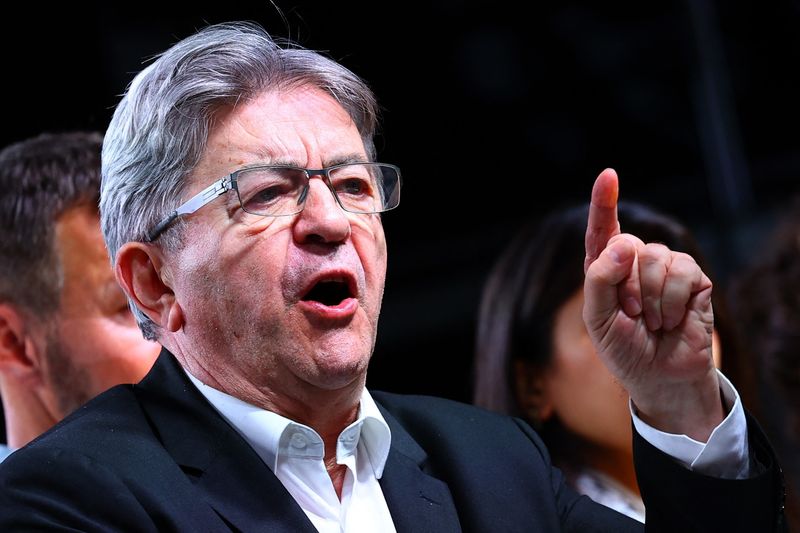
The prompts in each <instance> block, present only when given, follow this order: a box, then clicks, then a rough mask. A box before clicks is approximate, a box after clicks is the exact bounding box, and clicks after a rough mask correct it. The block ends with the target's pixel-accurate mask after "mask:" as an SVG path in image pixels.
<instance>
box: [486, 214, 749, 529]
mask: <svg viewBox="0 0 800 533" xmlns="http://www.w3.org/2000/svg"><path fill="white" fill-rule="evenodd" d="M587 214H588V205H584V206H579V207H574V208H571V209H566V210H561V211H557V212H554V213H552V214H551V215H550V216H548V217H547V218H545V219H544V220H542V221H538V220H537V221H535V222H531V223H529V224H528V225H526V226H524V227H523V228H522V229H521V231H519V233H518V234H517V235H516V237H515V238H514V239H512V241H511V242H510V244H509V245H508V247H507V248H506V250H505V252H504V253H503V254H502V255H501V257H500V258H499V260H498V262H497V263H496V265H495V266H494V268H493V270H492V272H491V273H490V275H489V278H488V280H487V283H486V285H485V287H484V292H483V298H482V302H481V307H480V315H479V321H478V334H477V343H476V349H477V353H476V359H475V368H474V402H475V403H476V404H477V405H479V406H482V407H485V408H488V409H491V410H494V411H499V412H503V413H508V414H513V415H516V416H519V417H521V418H523V419H525V420H526V421H528V422H529V423H531V424H532V425H533V426H534V427H536V428H537V429H538V431H539V433H540V434H541V435H542V437H543V438H544V440H545V442H546V444H547V446H548V449H549V450H550V452H551V454H552V456H553V457H552V458H553V462H554V464H555V465H556V466H558V467H559V468H561V469H562V471H563V472H564V474H565V476H566V477H567V480H568V482H569V483H570V484H571V485H572V486H573V487H574V488H575V489H576V490H577V491H578V492H581V493H583V494H586V495H588V496H590V497H592V499H594V500H596V501H598V502H600V503H603V504H605V505H607V506H609V507H612V508H615V509H617V510H619V511H621V512H624V513H625V514H627V515H629V516H631V517H633V518H636V519H638V520H640V521H644V506H643V505H642V501H641V498H640V496H639V491H638V486H637V481H636V474H635V471H634V467H633V450H632V435H631V432H632V427H631V416H630V410H629V405H628V396H627V393H626V392H625V390H624V389H623V388H622V387H621V386H620V385H619V384H618V383H617V382H616V381H615V380H614V378H613V377H612V376H611V374H610V373H609V372H608V370H607V369H606V367H605V365H604V364H603V363H602V362H601V361H600V360H599V358H598V357H597V356H596V354H595V351H594V349H593V347H592V343H591V342H590V340H589V336H588V334H587V332H586V329H585V326H584V323H583V319H582V309H583V281H584V280H583V270H582V268H581V266H582V265H583V259H584V255H585V248H584V236H585V232H586V220H587ZM619 220H620V225H621V226H622V227H623V228H625V231H626V232H630V233H633V234H636V235H638V236H639V237H640V238H642V240H644V241H645V242H660V243H663V244H665V245H666V246H668V247H669V248H671V249H673V250H676V251H681V252H685V253H688V254H690V255H692V256H693V257H694V258H695V259H696V260H697V262H698V264H699V265H700V266H701V268H702V269H703V270H704V271H705V272H710V269H709V268H708V265H706V264H704V263H705V262H704V260H703V257H702V255H703V254H702V253H701V252H700V249H699V246H698V244H697V243H696V241H695V239H694V237H693V236H692V235H691V234H690V232H689V231H688V229H687V228H686V227H684V226H683V225H681V224H680V223H678V222H677V221H675V220H674V219H673V218H670V217H668V216H666V215H664V214H661V213H658V212H656V211H654V210H653V209H650V208H648V207H646V206H643V205H640V204H633V203H620V204H619ZM713 298H714V316H715V330H716V331H715V332H714V333H715V334H714V359H715V361H716V363H717V366H718V367H720V345H721V344H722V345H724V346H725V358H724V359H722V361H724V368H723V371H724V372H725V374H726V375H727V376H728V377H729V378H730V379H731V381H732V382H733V383H734V385H735V386H736V387H737V389H738V390H739V392H740V395H741V396H742V398H743V399H744V398H746V397H747V394H746V392H747V389H748V387H747V386H746V384H745V383H742V381H743V376H744V375H746V374H744V373H743V372H740V371H739V369H737V368H735V364H736V363H737V362H739V361H738V357H736V356H735V353H734V352H735V343H734V342H733V340H729V339H730V334H731V332H730V331H728V329H727V328H726V326H725V324H726V322H725V317H724V313H723V305H722V303H721V302H720V301H719V298H720V295H717V294H715V295H714V296H713ZM720 338H724V339H725V340H724V342H722V343H721V342H720ZM729 352H730V353H729Z"/></svg>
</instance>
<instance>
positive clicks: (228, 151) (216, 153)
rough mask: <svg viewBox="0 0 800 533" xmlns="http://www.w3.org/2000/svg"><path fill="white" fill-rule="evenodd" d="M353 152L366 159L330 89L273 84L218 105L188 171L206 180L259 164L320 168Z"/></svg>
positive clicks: (350, 122) (357, 135)
mask: <svg viewBox="0 0 800 533" xmlns="http://www.w3.org/2000/svg"><path fill="white" fill-rule="evenodd" d="M354 156H356V157H358V159H361V160H366V158H367V154H366V148H365V147H364V143H363V140H362V138H361V136H360V133H359V131H358V128H357V127H356V125H355V123H354V122H353V120H352V118H351V117H350V115H349V114H348V113H347V111H346V110H345V108H344V107H342V106H341V105H340V104H339V103H338V102H337V101H336V100H335V99H334V98H333V97H331V96H330V95H329V94H328V93H326V92H324V91H322V90H320V89H317V88H314V87H308V86H302V87H295V88H290V89H283V90H271V91H267V92H263V93H260V94H259V95H257V96H255V97H253V98H250V99H248V100H246V101H240V102H238V103H237V104H236V105H232V106H227V107H225V108H222V109H220V110H218V112H217V114H216V115H215V117H214V120H213V122H212V125H211V128H210V130H209V133H208V142H207V144H206V149H205V151H204V152H203V155H202V157H201V159H200V162H199V163H198V165H197V166H196V168H195V170H194V172H192V177H193V178H197V179H200V180H202V179H204V178H205V180H206V182H207V181H208V179H209V178H210V179H215V178H218V177H221V176H224V175H227V174H229V173H230V172H233V171H234V170H238V169H239V168H242V167H245V166H249V165H260V164H292V165H297V166H300V167H313V168H319V167H321V166H326V165H329V164H334V162H340V161H341V160H342V159H343V158H346V159H348V160H349V159H352V158H353V157H354ZM197 185H200V184H197Z"/></svg>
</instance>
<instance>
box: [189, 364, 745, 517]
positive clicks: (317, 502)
mask: <svg viewBox="0 0 800 533" xmlns="http://www.w3.org/2000/svg"><path fill="white" fill-rule="evenodd" d="M186 374H187V376H189V379H191V381H192V383H194V384H195V386H196V387H197V389H198V390H199V391H200V392H201V393H202V394H203V396H205V397H206V399H207V400H208V401H209V402H210V403H211V405H213V406H214V407H215V408H216V409H217V411H219V413H220V414H221V415H222V416H223V417H224V418H225V419H226V420H227V421H228V422H229V423H230V424H231V425H232V426H233V427H234V428H236V430H237V431H238V432H239V433H240V434H241V435H242V436H243V437H244V439H245V440H246V441H247V442H248V443H249V444H250V446H252V447H253V449H254V450H255V451H256V453H258V455H259V456H260V457H261V459H262V460H263V461H264V463H265V464H266V465H267V466H268V467H269V468H270V469H271V470H272V471H273V472H274V473H275V476H276V477H277V478H278V479H279V480H280V481H281V483H283V485H284V486H285V487H286V490H288V491H289V493H290V494H291V495H292V497H293V498H294V499H295V500H296V501H297V503H298V505H300V508H301V509H303V511H304V512H305V514H306V516H308V518H309V519H310V520H311V522H312V523H313V524H314V526H315V527H316V528H317V529H318V530H319V531H321V532H324V533H328V532H331V533H332V532H336V533H354V532H374V531H381V532H388V533H391V532H394V531H395V528H394V523H393V521H392V516H391V514H390V513H389V508H388V506H387V505H386V500H385V498H384V497H383V491H382V490H381V486H380V484H379V480H380V478H381V476H382V475H383V467H384V465H385V464H386V458H387V456H388V455H389V447H390V444H391V433H390V431H389V426H388V425H387V424H386V421H385V420H384V418H383V416H382V415H381V413H380V411H379V410H378V407H377V405H376V404H375V401H374V400H373V399H372V396H371V395H370V394H369V392H367V390H366V389H364V392H363V393H362V395H361V402H360V407H359V411H358V418H357V419H356V421H355V422H353V423H352V424H350V425H349V426H347V427H346V428H345V429H344V430H343V431H342V432H341V433H340V434H339V438H338V440H337V448H336V462H337V463H338V464H343V465H346V466H347V473H346V476H345V480H344V485H343V487H342V497H341V500H339V498H338V497H337V495H336V491H335V490H334V488H333V483H332V481H331V479H330V476H329V475H328V472H327V470H326V469H325V464H324V463H323V457H324V444H323V441H322V439H321V438H320V436H319V435H318V434H317V432H316V431H314V430H313V429H311V428H310V427H308V426H305V425H303V424H298V423H297V422H294V421H292V420H289V419H288V418H284V417H282V416H280V415H278V414H276V413H272V412H270V411H265V410H264V409H261V408H258V407H255V406H253V405H250V404H248V403H246V402H243V401H241V400H239V399H237V398H234V397H233V396H230V395H228V394H226V393H224V392H221V391H218V390H216V389H214V388H213V387H210V386H208V385H205V384H204V383H202V382H201V381H200V380H198V379H197V378H195V377H194V376H192V375H191V374H190V373H188V372H186ZM720 377H721V383H722V385H721V387H722V395H723V398H724V400H725V403H726V404H727V405H726V408H730V413H729V414H728V416H727V417H726V418H725V420H724V421H723V422H722V423H721V424H720V425H719V426H718V427H717V428H716V429H715V430H714V431H713V432H712V434H711V437H710V439H709V441H708V443H706V444H703V443H701V442H697V441H695V440H693V439H690V438H689V437H687V436H684V435H671V434H668V433H664V432H662V431H659V430H657V429H655V428H653V427H651V426H649V425H647V424H646V423H644V422H643V421H642V420H640V419H639V417H638V416H637V414H636V410H635V408H634V406H633V405H632V404H631V415H632V416H633V420H634V426H635V427H636V430H637V431H638V432H639V433H640V434H641V435H642V437H644V438H645V439H646V440H647V441H649V442H650V443H651V444H652V445H653V446H655V447H656V448H658V449H660V450H661V451H663V452H665V453H667V454H669V455H671V456H672V457H674V458H676V459H678V460H679V461H680V462H682V463H683V464H684V465H686V466H687V468H690V469H692V470H696V471H699V472H701V473H703V474H707V475H714V476H718V477H724V478H741V477H746V476H747V472H748V469H749V463H748V461H749V459H748V448H747V422H746V420H745V416H744V409H743V408H742V405H741V401H740V400H739V395H738V393H737V392H736V390H735V389H734V388H733V385H731V383H730V382H729V381H728V380H727V379H726V378H725V377H724V376H722V374H721V373H720Z"/></svg>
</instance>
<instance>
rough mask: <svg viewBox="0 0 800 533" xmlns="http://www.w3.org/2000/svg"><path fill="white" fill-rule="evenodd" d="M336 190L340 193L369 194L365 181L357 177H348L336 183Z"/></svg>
mask: <svg viewBox="0 0 800 533" xmlns="http://www.w3.org/2000/svg"><path fill="white" fill-rule="evenodd" d="M336 192H337V193H340V194H350V195H354V196H357V195H362V194H369V187H368V184H367V182H365V181H364V180H362V179H359V178H349V179H346V180H342V181H340V182H339V183H337V184H336Z"/></svg>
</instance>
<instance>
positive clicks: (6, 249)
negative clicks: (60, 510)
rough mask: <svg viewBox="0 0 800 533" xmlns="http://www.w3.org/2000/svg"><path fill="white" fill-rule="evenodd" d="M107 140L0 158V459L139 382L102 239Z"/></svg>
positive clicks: (144, 353) (93, 137) (130, 323)
mask: <svg viewBox="0 0 800 533" xmlns="http://www.w3.org/2000/svg"><path fill="white" fill-rule="evenodd" d="M101 145H102V136H101V135H100V134H99V133H94V132H69V133H59V134H49V133H46V134H41V135H39V136H37V137H34V138H30V139H27V140H24V141H22V142H19V143H16V144H13V145H11V146H8V147H6V148H5V149H3V150H2V151H0V396H2V401H3V412H4V415H5V425H6V446H3V447H2V448H0V459H2V458H5V456H6V455H7V454H8V453H10V452H11V451H13V450H14V449H16V448H19V447H21V446H23V445H25V444H27V443H28V442H30V441H31V440H33V439H34V438H35V437H37V436H38V435H39V434H41V433H43V432H44V431H45V430H47V429H49V428H50V427H51V426H53V425H54V424H55V423H56V422H58V421H59V420H61V419H62V418H63V417H64V416H66V415H67V414H69V413H71V412H72V411H74V410H75V409H76V408H78V407H79V406H80V405H82V404H83V403H84V402H85V401H86V400H88V399H90V398H92V397H94V396H95V395H97V394H99V393H100V392H103V391H104V390H106V389H108V388H109V387H111V386H113V385H116V384H118V383H135V382H137V381H139V380H140V379H141V378H142V376H144V375H145V374H146V373H147V371H148V370H149V369H150V367H151V366H152V364H153V362H154V361H155V358H156V356H157V354H158V345H156V344H155V343H151V342H148V341H146V340H144V338H143V337H142V335H141V333H140V331H139V328H138V327H137V326H136V322H135V320H134V319H133V316H132V315H131V313H130V310H129V308H128V303H127V300H126V298H125V296H124V294H123V292H122V290H121V289H120V288H119V286H118V285H117V282H116V281H115V279H114V274H113V272H112V270H111V268H110V265H109V261H108V253H107V252H106V247H105V244H104V243H103V238H102V235H101V233H100V219H99V214H98V210H97V201H98V196H99V190H100V149H101Z"/></svg>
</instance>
